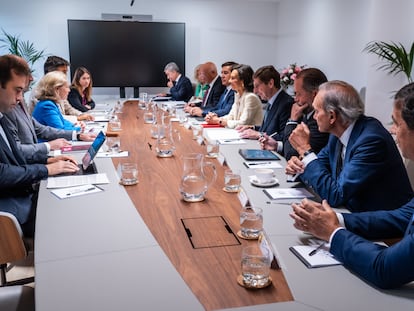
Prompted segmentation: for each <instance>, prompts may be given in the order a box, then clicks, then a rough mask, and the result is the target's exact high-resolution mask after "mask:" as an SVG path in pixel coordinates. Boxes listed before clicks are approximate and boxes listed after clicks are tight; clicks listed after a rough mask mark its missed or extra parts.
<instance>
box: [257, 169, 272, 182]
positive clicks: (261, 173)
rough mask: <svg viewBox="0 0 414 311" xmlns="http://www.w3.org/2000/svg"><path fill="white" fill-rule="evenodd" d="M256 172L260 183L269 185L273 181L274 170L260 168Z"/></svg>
mask: <svg viewBox="0 0 414 311" xmlns="http://www.w3.org/2000/svg"><path fill="white" fill-rule="evenodd" d="M254 172H255V174H256V177H257V180H258V181H259V182H260V183H268V182H271V181H272V179H273V170H272V169H271V168H258V169H256V170H255V171H254Z"/></svg>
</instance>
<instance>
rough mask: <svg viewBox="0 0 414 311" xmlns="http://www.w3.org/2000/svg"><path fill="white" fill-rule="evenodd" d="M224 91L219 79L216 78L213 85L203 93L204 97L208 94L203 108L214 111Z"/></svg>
mask: <svg viewBox="0 0 414 311" xmlns="http://www.w3.org/2000/svg"><path fill="white" fill-rule="evenodd" d="M225 89H226V87H225V86H224V85H223V84H222V83H221V77H217V79H216V81H214V83H213V86H212V87H210V88H209V89H208V90H207V91H206V92H205V93H204V96H205V94H207V92H208V97H207V100H206V102H205V105H204V106H203V108H211V109H214V108H215V107H216V106H217V104H218V102H219V100H220V96H221V95H222V94H223V92H224V90H225Z"/></svg>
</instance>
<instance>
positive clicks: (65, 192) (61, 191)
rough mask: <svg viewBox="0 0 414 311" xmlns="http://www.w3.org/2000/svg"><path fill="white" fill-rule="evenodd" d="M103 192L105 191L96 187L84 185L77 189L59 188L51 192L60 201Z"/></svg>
mask: <svg viewBox="0 0 414 311" xmlns="http://www.w3.org/2000/svg"><path fill="white" fill-rule="evenodd" d="M101 191H103V190H102V189H101V188H99V187H96V186H95V185H82V186H76V187H67V188H58V189H54V190H52V191H51V192H52V193H53V194H54V195H55V196H57V197H58V198H59V199H67V198H73V197H77V196H81V195H85V194H91V193H96V192H101Z"/></svg>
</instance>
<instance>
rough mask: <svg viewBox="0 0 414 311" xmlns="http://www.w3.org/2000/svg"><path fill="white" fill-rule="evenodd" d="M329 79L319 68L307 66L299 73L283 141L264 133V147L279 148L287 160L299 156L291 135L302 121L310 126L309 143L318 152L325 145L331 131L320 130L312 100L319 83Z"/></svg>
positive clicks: (260, 139) (261, 141) (262, 145)
mask: <svg viewBox="0 0 414 311" xmlns="http://www.w3.org/2000/svg"><path fill="white" fill-rule="evenodd" d="M327 81H328V79H327V78H326V76H325V74H324V73H323V72H322V71H320V70H319V69H317V68H306V69H303V70H302V71H300V72H299V73H298V75H297V76H296V79H295V82H294V89H295V103H294V104H293V106H292V110H291V111H290V117H289V119H288V121H287V123H286V126H285V131H284V133H283V141H277V140H275V139H273V138H272V137H269V135H267V134H264V135H263V137H261V138H259V142H260V145H261V147H262V149H267V150H278V151H279V152H281V153H282V154H283V156H284V157H285V159H286V160H289V159H290V158H291V157H292V156H298V152H297V151H296V150H295V148H293V147H292V145H291V144H290V142H289V136H290V134H291V133H292V132H293V130H294V129H295V128H296V127H297V126H298V124H300V123H302V122H303V123H305V124H306V125H307V126H308V127H309V131H310V137H309V143H310V145H311V148H312V150H314V151H315V152H316V153H317V152H319V151H320V150H321V149H322V148H323V147H325V145H326V143H327V142H328V138H329V133H321V132H320V131H319V129H318V124H317V123H316V120H315V119H314V118H313V114H314V113H315V110H314V109H313V107H312V102H313V99H314V98H315V96H316V93H318V88H319V85H321V84H322V83H325V82H327Z"/></svg>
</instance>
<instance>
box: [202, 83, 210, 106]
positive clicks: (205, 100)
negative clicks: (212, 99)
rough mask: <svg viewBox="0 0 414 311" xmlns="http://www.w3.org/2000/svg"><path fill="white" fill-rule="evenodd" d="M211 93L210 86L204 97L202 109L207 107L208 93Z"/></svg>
mask: <svg viewBox="0 0 414 311" xmlns="http://www.w3.org/2000/svg"><path fill="white" fill-rule="evenodd" d="M209 91H210V86H208V88H207V89H206V91H205V93H204V96H203V102H202V103H201V106H202V107H205V106H206V103H207V97H208V92H209Z"/></svg>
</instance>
